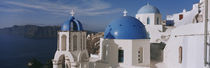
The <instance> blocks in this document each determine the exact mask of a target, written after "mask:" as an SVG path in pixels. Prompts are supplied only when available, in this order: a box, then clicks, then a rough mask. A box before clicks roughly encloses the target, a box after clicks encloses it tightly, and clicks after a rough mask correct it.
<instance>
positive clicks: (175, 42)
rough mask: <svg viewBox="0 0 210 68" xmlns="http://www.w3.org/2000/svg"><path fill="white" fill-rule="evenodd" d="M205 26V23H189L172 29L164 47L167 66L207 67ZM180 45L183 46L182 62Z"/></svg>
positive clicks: (177, 67)
mask: <svg viewBox="0 0 210 68" xmlns="http://www.w3.org/2000/svg"><path fill="white" fill-rule="evenodd" d="M203 26H204V24H203V23H197V24H188V25H183V26H180V27H178V28H175V29H174V30H173V31H172V34H171V37H170V39H169V41H168V42H167V43H166V44H167V45H166V47H165V49H164V64H165V66H166V68H205V66H204V40H203V37H204V36H203V35H202V34H203V33H204V32H203V31H204V27H203ZM209 26H210V24H209ZM208 29H209V30H210V28H208ZM179 46H182V47H183V61H182V63H179Z"/></svg>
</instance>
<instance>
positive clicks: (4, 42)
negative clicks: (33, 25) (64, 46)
mask: <svg viewBox="0 0 210 68" xmlns="http://www.w3.org/2000/svg"><path fill="white" fill-rule="evenodd" d="M56 45H57V40H56V39H27V38H24V37H21V36H14V35H7V34H1V33H0V68H27V66H26V65H27V62H28V61H29V60H31V58H32V57H34V58H36V59H38V60H39V61H41V62H42V63H46V62H47V61H48V60H51V59H52V58H53V55H54V53H55V51H56Z"/></svg>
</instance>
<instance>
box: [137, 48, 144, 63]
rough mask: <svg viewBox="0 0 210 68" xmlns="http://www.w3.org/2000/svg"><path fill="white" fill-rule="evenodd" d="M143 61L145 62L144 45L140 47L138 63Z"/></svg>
mask: <svg viewBox="0 0 210 68" xmlns="http://www.w3.org/2000/svg"><path fill="white" fill-rule="evenodd" d="M142 62H143V47H140V48H139V51H138V63H142Z"/></svg>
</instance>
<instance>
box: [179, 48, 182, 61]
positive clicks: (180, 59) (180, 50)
mask: <svg viewBox="0 0 210 68" xmlns="http://www.w3.org/2000/svg"><path fill="white" fill-rule="evenodd" d="M179 63H182V47H181V46H180V47H179Z"/></svg>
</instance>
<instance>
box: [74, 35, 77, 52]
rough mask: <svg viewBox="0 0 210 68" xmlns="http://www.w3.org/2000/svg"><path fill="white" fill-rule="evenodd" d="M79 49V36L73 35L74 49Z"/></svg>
mask: <svg viewBox="0 0 210 68" xmlns="http://www.w3.org/2000/svg"><path fill="white" fill-rule="evenodd" d="M76 50H77V36H76V35H74V36H73V51H76Z"/></svg>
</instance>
